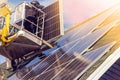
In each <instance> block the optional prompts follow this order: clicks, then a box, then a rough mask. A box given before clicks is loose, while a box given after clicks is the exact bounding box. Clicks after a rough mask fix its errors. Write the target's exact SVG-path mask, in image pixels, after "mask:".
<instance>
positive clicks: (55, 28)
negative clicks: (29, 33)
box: [43, 1, 64, 40]
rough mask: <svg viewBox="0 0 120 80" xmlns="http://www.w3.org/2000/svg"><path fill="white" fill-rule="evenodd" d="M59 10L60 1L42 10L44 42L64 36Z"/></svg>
mask: <svg viewBox="0 0 120 80" xmlns="http://www.w3.org/2000/svg"><path fill="white" fill-rule="evenodd" d="M61 8H62V7H61V5H60V1H57V2H55V3H53V4H52V5H50V6H48V7H45V8H44V9H43V11H44V12H45V13H46V15H45V23H44V25H45V27H44V36H43V38H44V39H45V40H49V39H52V38H55V37H57V36H59V35H63V34H64V30H63V22H62V13H61Z"/></svg>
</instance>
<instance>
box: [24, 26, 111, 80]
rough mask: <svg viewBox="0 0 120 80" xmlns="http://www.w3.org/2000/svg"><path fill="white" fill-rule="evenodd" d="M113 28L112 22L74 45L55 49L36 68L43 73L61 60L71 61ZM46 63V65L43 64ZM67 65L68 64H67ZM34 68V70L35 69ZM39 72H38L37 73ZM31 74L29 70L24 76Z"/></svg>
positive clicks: (62, 61) (61, 62) (63, 61)
mask: <svg viewBox="0 0 120 80" xmlns="http://www.w3.org/2000/svg"><path fill="white" fill-rule="evenodd" d="M111 28H112V24H109V25H107V26H105V27H103V28H101V29H99V30H97V31H95V32H93V33H91V34H89V35H87V36H86V37H85V38H83V39H80V40H78V41H77V42H76V43H74V45H73V44H72V45H71V48H68V49H67V50H64V49H65V48H63V49H61V48H60V49H59V50H57V51H53V53H54V54H52V55H50V56H49V57H48V58H46V59H45V60H43V61H42V62H40V64H38V66H37V67H35V68H34V69H37V70H38V72H39V74H40V73H42V72H43V71H45V70H49V69H51V68H53V67H56V66H58V65H57V64H58V61H60V64H63V63H66V62H68V61H71V60H72V59H73V58H74V56H73V54H74V53H80V54H83V53H84V52H85V51H86V50H87V49H88V48H89V47H90V46H92V45H93V44H94V43H95V42H96V41H97V40H98V39H99V38H101V37H102V36H103V35H104V34H105V33H106V32H108V31H109V30H110V29H111ZM42 65H44V66H42ZM65 65H66V64H65ZM65 65H63V66H65ZM34 69H33V70H34ZM37 74H38V73H37ZM30 75H31V72H29V73H28V74H27V75H25V76H24V79H27V78H29V77H30Z"/></svg>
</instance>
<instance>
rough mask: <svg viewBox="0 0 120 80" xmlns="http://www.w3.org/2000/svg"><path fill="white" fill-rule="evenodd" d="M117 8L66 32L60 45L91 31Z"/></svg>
mask: <svg viewBox="0 0 120 80" xmlns="http://www.w3.org/2000/svg"><path fill="white" fill-rule="evenodd" d="M115 10H116V9H110V10H108V11H106V12H105V13H104V14H102V15H100V16H98V17H96V18H94V19H91V20H90V21H88V22H86V23H84V24H82V25H80V26H78V27H76V28H75V29H73V30H71V31H69V32H68V33H66V34H65V35H64V36H63V37H61V38H60V39H58V41H57V43H58V45H60V46H62V45H65V44H67V43H69V42H71V41H73V40H76V39H77V38H78V37H80V38H82V37H83V36H85V35H87V34H88V33H91V32H92V31H93V30H94V29H95V28H97V27H98V26H99V24H101V22H103V21H104V20H105V19H106V18H107V17H108V16H109V15H111V14H112V13H113V12H114V11H115Z"/></svg>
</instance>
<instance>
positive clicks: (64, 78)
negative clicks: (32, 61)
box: [35, 43, 114, 80]
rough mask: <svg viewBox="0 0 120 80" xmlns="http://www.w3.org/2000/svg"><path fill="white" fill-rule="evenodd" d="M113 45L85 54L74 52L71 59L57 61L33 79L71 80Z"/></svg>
mask: <svg viewBox="0 0 120 80" xmlns="http://www.w3.org/2000/svg"><path fill="white" fill-rule="evenodd" d="M113 45H114V43H110V44H107V45H105V46H103V47H101V48H99V49H96V50H94V51H91V52H89V53H86V54H85V55H79V53H74V54H73V55H72V56H73V57H74V58H73V59H72V60H70V61H68V62H66V63H65V64H64V63H63V64H60V65H59V62H60V61H59V62H58V66H56V67H54V68H51V69H49V70H46V71H44V72H43V73H41V74H40V75H39V77H38V78H37V79H35V80H40V79H44V80H50V79H51V78H52V80H73V79H74V78H75V77H76V76H77V75H78V74H80V73H81V72H82V71H83V70H84V69H86V68H87V67H88V66H89V65H90V66H91V65H93V64H94V63H95V62H96V61H97V60H98V59H99V58H101V57H102V56H103V55H104V54H105V53H106V52H107V51H108V50H109V49H110V48H111V47H112V46H113ZM68 64H69V65H68ZM90 66H89V67H90ZM60 70H61V71H60ZM81 75H82V74H81ZM53 76H54V77H53Z"/></svg>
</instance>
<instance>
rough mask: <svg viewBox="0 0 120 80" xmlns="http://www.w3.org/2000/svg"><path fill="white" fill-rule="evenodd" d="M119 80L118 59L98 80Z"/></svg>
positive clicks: (119, 67)
mask: <svg viewBox="0 0 120 80" xmlns="http://www.w3.org/2000/svg"><path fill="white" fill-rule="evenodd" d="M103 79H105V80H120V58H119V59H118V60H117V61H116V62H115V63H114V64H113V65H112V66H111V67H110V68H109V69H108V70H107V71H106V72H105V73H104V74H103V75H102V76H101V77H100V79H99V80H103Z"/></svg>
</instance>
